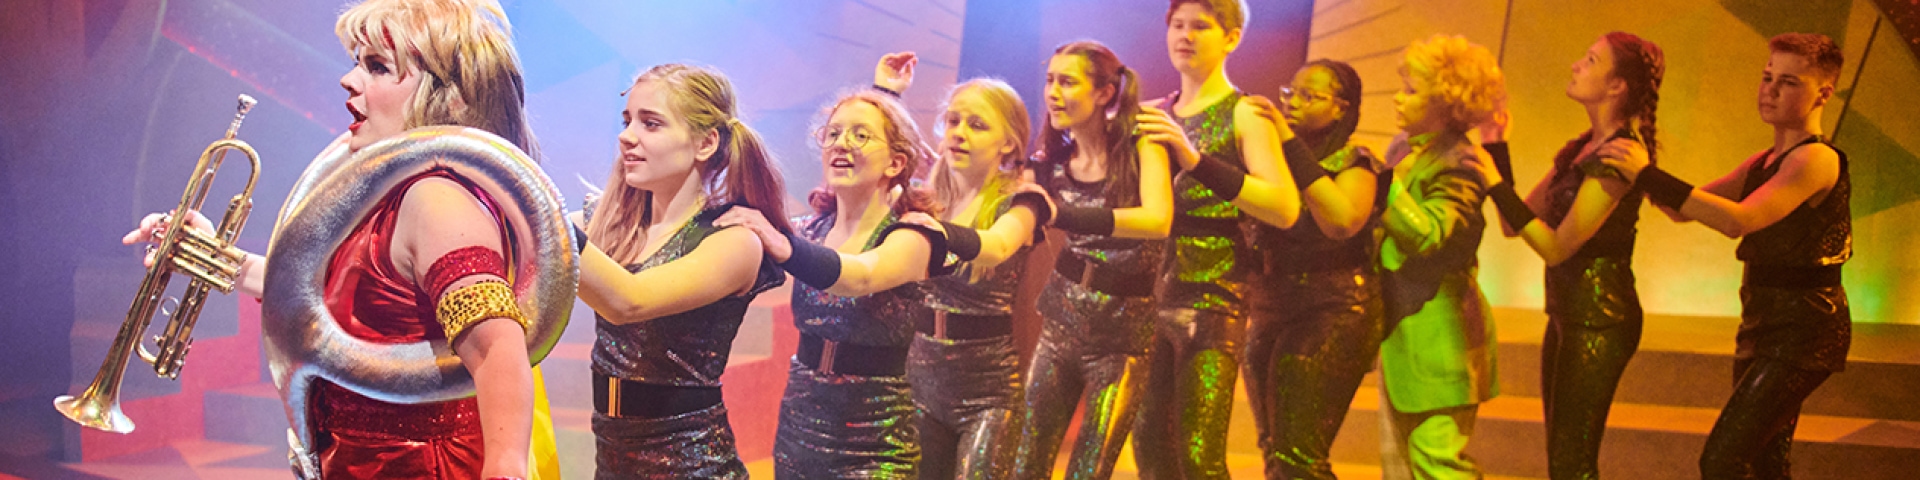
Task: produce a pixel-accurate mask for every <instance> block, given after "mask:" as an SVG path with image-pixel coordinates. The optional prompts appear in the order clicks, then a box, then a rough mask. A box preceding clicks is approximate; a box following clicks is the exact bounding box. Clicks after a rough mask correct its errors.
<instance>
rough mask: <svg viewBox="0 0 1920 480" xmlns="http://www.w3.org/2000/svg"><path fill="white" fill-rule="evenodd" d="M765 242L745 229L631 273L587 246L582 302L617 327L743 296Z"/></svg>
mask: <svg viewBox="0 0 1920 480" xmlns="http://www.w3.org/2000/svg"><path fill="white" fill-rule="evenodd" d="M762 250H763V249H762V247H761V246H760V237H759V236H756V235H754V234H753V232H751V231H748V230H747V229H744V228H728V229H723V230H720V231H718V232H714V233H713V234H712V235H709V236H707V238H706V239H705V240H702V241H701V242H700V245H699V246H697V247H694V249H693V251H691V252H687V254H686V256H684V257H680V258H679V259H675V260H673V261H670V262H667V263H664V264H661V265H659V266H655V267H653V268H649V269H646V270H641V271H639V272H628V271H627V269H626V268H625V267H623V266H621V265H620V263H619V262H616V261H614V260H613V258H611V257H608V256H607V254H606V253H603V252H601V251H600V248H599V247H595V246H592V245H588V246H587V248H586V250H583V251H581V252H580V300H581V301H584V302H586V304H587V306H588V307H592V308H593V311H594V312H598V313H599V314H600V316H602V317H606V319H607V321H609V322H613V323H614V324H627V323H634V322H642V321H647V320H652V319H655V318H660V317H664V316H668V315H673V314H676V313H680V312H685V311H688V310H692V309H695V308H699V307H701V306H703V305H707V304H710V303H713V302H715V301H719V300H720V299H722V298H726V297H730V296H734V295H739V294H741V293H743V292H746V291H747V290H748V289H749V288H751V287H752V286H753V283H754V281H755V280H756V279H758V278H759V275H760V261H761V259H763V258H765V257H766V256H765V255H762V254H761V252H762Z"/></svg>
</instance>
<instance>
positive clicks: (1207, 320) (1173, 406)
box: [1133, 92, 1257, 478]
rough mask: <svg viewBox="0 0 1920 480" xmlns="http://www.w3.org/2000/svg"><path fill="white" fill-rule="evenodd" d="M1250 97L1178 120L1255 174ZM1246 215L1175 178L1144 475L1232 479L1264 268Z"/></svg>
mask: <svg viewBox="0 0 1920 480" xmlns="http://www.w3.org/2000/svg"><path fill="white" fill-rule="evenodd" d="M1242 95H1243V94H1242V93H1240V92H1234V93H1232V94H1230V95H1227V96H1226V97H1225V98H1222V99H1220V101H1219V102H1216V103H1214V104H1212V105H1209V106H1207V108H1206V109H1205V110H1202V111H1201V112H1200V113H1199V114H1198V115H1194V116H1191V117H1185V118H1179V119H1178V120H1179V121H1180V124H1181V127H1182V129H1183V130H1185V131H1186V133H1187V139H1188V141H1190V142H1192V143H1193V145H1194V147H1196V148H1197V149H1198V150H1199V151H1200V154H1201V155H1202V156H1204V157H1207V158H1208V159H1212V160H1218V161H1221V162H1224V163H1226V164H1227V165H1231V166H1233V167H1234V168H1238V169H1240V170H1241V171H1245V170H1246V162H1245V160H1244V159H1243V158H1242V153H1241V151H1240V139H1239V137H1238V136H1237V135H1236V131H1235V129H1234V123H1233V111H1234V107H1236V106H1238V105H1239V104H1240V97H1241V96H1242ZM1178 98H1179V94H1178V93H1176V94H1174V96H1173V97H1171V98H1170V99H1169V101H1168V102H1167V104H1168V105H1172V104H1174V103H1176V102H1177V101H1178ZM1242 217H1243V215H1242V214H1241V213H1240V209H1239V207H1235V206H1234V205H1233V203H1231V202H1230V201H1228V200H1227V199H1224V198H1220V197H1219V196H1216V195H1214V193H1213V190H1212V189H1209V188H1207V187H1206V186H1205V185H1202V184H1200V180H1199V179H1197V178H1195V177H1194V176H1193V175H1189V174H1187V173H1186V172H1182V173H1181V174H1180V175H1179V176H1177V177H1176V178H1175V179H1174V181H1173V229H1172V232H1171V234H1170V236H1169V238H1168V240H1167V242H1168V244H1169V248H1171V249H1172V252H1171V253H1170V254H1169V255H1167V258H1166V260H1165V263H1163V264H1162V266H1161V273H1160V275H1161V276H1160V282H1159V283H1160V285H1159V294H1160V311H1159V314H1158V321H1157V322H1155V326H1154V347H1153V351H1152V354H1151V355H1150V357H1149V358H1150V360H1149V362H1148V365H1149V367H1150V368H1151V371H1150V373H1148V374H1147V376H1148V377H1150V379H1151V380H1150V381H1149V384H1148V387H1147V393H1146V395H1145V396H1144V397H1142V398H1141V401H1140V418H1139V423H1138V424H1136V425H1135V426H1134V436H1133V452H1134V458H1135V459H1137V460H1138V462H1139V465H1140V472H1141V475H1142V476H1143V477H1147V478H1177V477H1181V476H1184V477H1189V478H1227V421H1228V419H1229V417H1230V416H1231V415H1232V414H1233V386H1234V382H1235V381H1238V380H1239V376H1240V354H1241V351H1240V348H1241V347H1240V342H1241V341H1243V340H1244V339H1245V338H1246V334H1247V304H1246V296H1247V292H1248V287H1249V286H1250V285H1249V282H1250V281H1252V280H1253V276H1254V275H1253V273H1254V269H1255V268H1257V265H1256V264H1254V263H1252V262H1253V261H1254V260H1255V257H1254V255H1253V251H1252V249H1250V248H1248V247H1249V244H1248V243H1247V235H1246V233H1245V231H1243V228H1246V227H1247V226H1246V225H1244V224H1243V223H1245V222H1243V221H1242Z"/></svg>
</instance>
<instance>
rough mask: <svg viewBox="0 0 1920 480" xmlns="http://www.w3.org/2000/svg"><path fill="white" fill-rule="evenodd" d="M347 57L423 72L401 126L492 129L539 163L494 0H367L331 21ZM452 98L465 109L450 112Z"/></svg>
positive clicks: (516, 64) (507, 33)
mask: <svg viewBox="0 0 1920 480" xmlns="http://www.w3.org/2000/svg"><path fill="white" fill-rule="evenodd" d="M333 29H334V34H336V35H338V36H339V37H340V45H341V46H343V47H346V49H347V52H348V53H350V54H351V53H354V51H355V50H357V49H359V48H362V47H365V48H366V49H367V50H369V51H371V52H374V53H378V54H380V55H382V56H385V57H387V58H389V59H392V60H393V62H394V63H395V64H396V66H397V67H399V69H400V70H401V71H405V70H408V69H409V68H418V69H419V71H420V73H422V74H423V75H424V77H423V78H421V79H420V87H419V90H416V91H415V92H414V94H413V100H412V101H411V102H410V103H409V105H408V107H407V113H406V126H407V128H415V127H423V126H428V125H460V126H465V127H473V128H478V129H481V130H486V131H488V132H492V133H493V134H495V135H499V136H501V137H502V138H505V139H507V140H508V141H511V142H513V144H514V145H515V146H518V147H520V149H521V150H524V151H526V152H527V154H528V155H529V156H531V157H533V158H534V160H535V161H538V160H539V159H540V155H539V153H538V152H537V148H536V146H535V141H534V138H533V130H532V129H531V128H529V127H528V126H527V114H526V110H525V104H526V81H525V80H524V79H523V78H522V76H521V73H520V55H519V54H518V53H516V52H515V51H514V47H513V39H512V31H513V26H512V24H510V23H508V22H507V14H506V12H505V11H504V10H502V9H501V8H500V3H499V2H497V1H495V0H367V1H364V2H361V3H359V4H356V5H354V6H352V7H350V8H348V9H347V10H346V11H345V12H342V13H341V14H340V19H339V20H338V21H336V22H335V23H334V28H333ZM455 99H459V100H460V102H459V104H462V105H465V108H455V105H456V104H455V102H454V100H455Z"/></svg>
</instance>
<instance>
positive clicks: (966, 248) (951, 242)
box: [940, 222, 980, 262]
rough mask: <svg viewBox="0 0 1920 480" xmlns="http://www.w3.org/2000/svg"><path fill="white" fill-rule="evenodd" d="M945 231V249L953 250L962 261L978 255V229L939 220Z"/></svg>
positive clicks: (955, 255) (967, 260)
mask: <svg viewBox="0 0 1920 480" xmlns="http://www.w3.org/2000/svg"><path fill="white" fill-rule="evenodd" d="M940 226H942V227H945V228H944V230H946V231H947V251H950V252H953V256H954V257H958V258H959V259H960V261H962V262H971V261H973V259H975V258H979V257H980V231H979V230H974V229H973V228H971V227H966V226H962V225H955V224H953V222H940Z"/></svg>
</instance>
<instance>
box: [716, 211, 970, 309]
mask: <svg viewBox="0 0 1920 480" xmlns="http://www.w3.org/2000/svg"><path fill="white" fill-rule="evenodd" d="M713 224H714V225H715V226H721V227H731V226H744V227H746V229H747V230H749V231H752V232H753V233H754V235H755V236H758V237H760V243H761V245H762V246H763V248H764V249H765V251H766V253H767V255H768V256H769V257H771V258H773V261H774V262H776V263H779V264H781V266H783V267H785V268H786V269H787V272H788V273H792V274H793V278H794V279H795V280H799V281H801V282H805V283H806V284H808V285H812V286H814V287H815V288H819V289H821V290H826V291H827V293H831V294H834V295H839V296H843V297H857V296H861V295H867V294H871V293H875V292H879V291H883V290H887V289H891V288H894V287H898V286H900V285H904V284H906V283H908V282H917V281H921V280H926V279H927V277H928V275H929V274H931V273H932V272H931V271H930V270H931V265H932V264H933V261H934V260H935V259H934V257H933V256H934V254H935V253H936V252H935V250H936V249H935V248H934V246H933V245H934V244H933V242H934V240H933V239H932V238H930V235H935V234H938V227H934V229H935V230H936V231H935V232H934V233H927V232H921V231H919V230H913V229H910V228H903V229H898V230H894V231H892V232H889V233H888V234H887V236H886V237H885V238H882V239H881V240H880V245H878V246H875V247H874V248H872V249H870V250H867V251H864V252H859V253H846V252H839V251H834V250H833V249H830V248H827V247H825V246H821V245H817V244H814V243H812V242H808V241H806V240H804V239H800V238H798V237H796V236H790V235H787V234H785V233H782V232H780V231H779V230H776V229H774V228H773V226H772V225H771V224H769V223H767V218H766V216H765V215H762V214H761V213H760V211H759V210H754V209H751V208H746V207H733V209H731V210H728V211H727V213H725V214H722V215H720V218H719V219H717V220H714V222H713ZM936 225H937V224H936ZM909 232H911V233H909ZM938 250H940V251H938V252H937V253H938V254H939V255H940V258H939V259H940V260H945V257H946V251H945V250H944V249H938Z"/></svg>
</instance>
